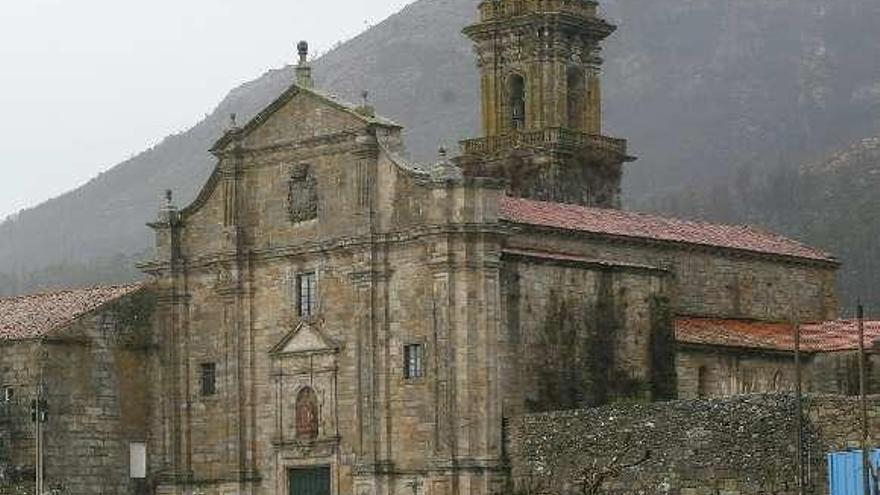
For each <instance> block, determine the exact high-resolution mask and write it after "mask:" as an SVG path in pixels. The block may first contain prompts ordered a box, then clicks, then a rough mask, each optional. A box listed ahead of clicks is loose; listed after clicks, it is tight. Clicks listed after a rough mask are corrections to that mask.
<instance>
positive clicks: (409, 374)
mask: <svg viewBox="0 0 880 495" xmlns="http://www.w3.org/2000/svg"><path fill="white" fill-rule="evenodd" d="M424 358H425V351H424V347H423V346H422V345H421V344H411V345H407V346H404V348H403V360H404V365H403V377H404V378H406V379H407V380H411V379H414V378H421V377H423V376H425V368H424Z"/></svg>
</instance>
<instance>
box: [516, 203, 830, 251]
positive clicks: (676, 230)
mask: <svg viewBox="0 0 880 495" xmlns="http://www.w3.org/2000/svg"><path fill="white" fill-rule="evenodd" d="M501 219H502V220H505V221H508V222H511V223H517V224H524V225H533V226H538V227H550V228H556V229H564V230H574V231H579V232H589V233H594V234H601V235H608V236H617V237H628V238H634V239H648V240H653V241H665V242H674V243H683V244H694V245H701V246H710V247H718V248H724V249H735V250H740V251H750V252H754V253H761V254H770V255H777V256H787V257H793V258H802V259H807V260H812V261H822V262H829V263H837V260H836V259H835V258H834V256H832V255H831V254H829V253H827V252H825V251H822V250H819V249H816V248H812V247H810V246H807V245H805V244H802V243H800V242H798V241H795V240H792V239H789V238H786V237H783V236H780V235H778V234H774V233H772V232H768V231H765V230H762V229H759V228H756V227H752V226H748V225H724V224H713V223H707V222H699V221H691V220H679V219H675V218H668V217H662V216H658V215H650V214H646V213H635V212H629V211H621V210H612V209H605V208H588V207H584V206H578V205H570V204H562V203H547V202H542V201H533V200H529V199H523V198H513V197H505V198H503V199H502V200H501Z"/></svg>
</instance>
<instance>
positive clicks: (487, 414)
mask: <svg viewBox="0 0 880 495" xmlns="http://www.w3.org/2000/svg"><path fill="white" fill-rule="evenodd" d="M613 31H614V27H613V26H612V25H610V24H609V23H607V22H606V21H605V20H603V19H602V18H600V17H599V16H598V15H597V4H596V3H595V2H593V1H590V0H540V1H539V0H497V1H487V2H484V3H482V4H481V5H480V12H479V21H477V22H476V23H475V24H474V25H472V26H470V27H468V28H467V29H466V30H465V34H466V35H467V36H468V37H470V38H471V39H472V40H473V42H474V44H475V46H476V53H477V63H478V66H479V70H480V75H481V77H480V84H481V89H482V100H481V113H482V121H483V134H484V136H483V137H481V138H478V139H473V140H468V141H464V142H463V143H462V144H461V152H460V156H458V157H457V158H447V157H446V156H445V153H441V157H440V159H439V161H438V162H437V163H436V164H434V165H431V166H417V165H413V164H410V163H408V162H407V161H406V160H405V159H404V158H403V156H404V148H403V143H402V140H401V127H400V126H398V125H397V124H395V123H393V122H391V121H389V120H387V119H383V118H381V117H379V116H377V115H376V114H375V112H374V110H373V109H372V108H369V107H366V106H360V107H355V106H350V105H347V104H345V103H342V102H340V101H338V100H336V99H335V98H333V97H330V96H327V95H325V94H323V93H321V92H320V91H318V90H316V89H315V88H313V87H312V79H311V74H310V68H309V66H308V63H307V61H306V59H307V47H306V46H305V45H304V44H301V45H300V47H299V52H300V65H299V68H298V69H297V80H296V81H295V82H292V83H293V84H291V86H290V88H289V89H287V90H286V91H285V92H284V93H283V94H281V95H280V96H279V97H278V98H277V99H276V100H275V101H274V102H273V103H272V104H271V105H269V106H268V107H267V108H265V109H264V110H263V111H262V112H260V113H259V114H258V115H257V116H256V117H255V118H253V119H252V120H251V121H250V122H248V123H246V124H245V125H244V126H242V127H237V126H233V127H232V128H231V129H229V130H228V132H226V133H225V135H224V136H222V137H221V138H220V139H219V141H217V143H216V144H215V145H214V147H213V149H212V150H211V151H212V153H213V154H214V155H215V156H216V157H217V160H218V161H217V166H216V169H215V170H214V173H213V175H212V176H211V178H210V179H209V180H208V182H207V183H206V184H205V186H204V188H203V189H202V191H201V193H200V194H199V196H198V198H197V199H196V200H195V202H194V203H192V204H191V205H189V206H187V207H185V208H183V209H181V210H178V209H176V208H175V207H174V206H173V204H172V201H171V198H170V195H169V198H168V201H167V203H166V204H165V205H164V206H163V207H162V209H161V211H160V214H159V216H158V218H157V220H156V221H155V222H154V223H152V224H151V227H152V229H153V230H154V231H155V233H156V249H155V258H154V259H153V260H151V261H149V262H147V263H145V264H144V265H143V269H144V271H145V272H146V273H147V274H148V275H149V279H148V281H147V282H145V283H143V284H141V285H133V286H123V287H108V288H95V289H81V290H71V291H63V292H57V293H51V294H37V295H30V296H22V297H18V298H10V299H3V300H0V339H2V340H0V386H3V387H4V393H5V394H8V395H4V397H3V398H4V401H5V402H4V403H3V404H2V407H0V464H3V463H4V462H5V467H4V468H3V469H2V476H3V477H4V479H5V480H6V482H12V481H14V479H19V480H21V479H27V477H28V476H30V475H32V474H33V459H34V454H35V453H34V450H33V433H32V432H33V425H32V423H31V422H30V417H29V414H28V407H29V403H30V400H31V399H32V398H33V396H34V390H35V389H36V384H37V382H38V381H40V380H42V383H43V384H44V387H43V388H44V390H45V394H46V397H47V402H48V403H49V407H50V414H49V418H48V422H47V423H46V424H45V431H46V438H47V440H46V448H45V458H46V460H45V470H46V477H47V485H49V486H51V485H52V483H57V484H62V485H63V486H64V487H65V488H66V489H67V490H68V492H69V493H77V494H79V493H82V494H85V493H108V494H111V493H113V494H116V493H119V494H122V493H158V494H163V495H164V494H168V495H171V494H175V495H183V494H187V495H189V494H191V493H204V494H217V495H228V494H281V493H291V494H294V495H330V494H333V495H337V494H338V495H392V494H414V495H422V494H424V495H459V494H461V495H464V494H474V495H478V494H487V495H488V494H494V493H500V492H501V491H502V489H503V487H504V484H505V482H506V479H507V470H506V462H505V455H506V438H505V425H506V424H507V421H508V419H510V418H513V417H515V416H518V415H521V414H523V413H528V412H536V411H550V410H557V409H571V408H578V407H588V406H593V405H599V404H605V403H608V402H613V401H617V400H621V399H630V400H631V399H642V400H663V399H670V398H676V397H680V398H696V397H703V396H723V395H731V394H740V393H749V392H768V391H783V390H789V389H791V388H792V387H793V381H794V371H793V354H792V348H793V345H792V341H791V335H792V329H791V325H789V324H787V323H785V322H787V321H800V322H805V324H804V326H803V332H804V346H803V347H804V353H805V355H804V361H805V366H806V371H805V376H804V388H805V389H806V390H808V391H824V392H833V393H850V392H852V390H853V389H852V380H851V377H852V370H853V369H854V368H853V366H854V359H853V355H854V354H853V351H854V349H855V348H856V347H857V343H856V340H855V333H854V328H855V327H854V324H853V323H852V322H846V321H834V320H835V319H836V318H837V317H838V302H837V299H836V294H835V274H836V271H837V269H838V267H839V265H838V262H837V261H836V260H835V259H834V258H833V257H832V256H830V255H829V254H827V253H824V252H822V251H820V250H817V249H813V248H811V247H808V246H805V245H803V244H801V243H798V242H796V241H793V240H790V239H786V238H783V237H780V236H778V235H775V234H772V233H769V232H765V231H762V230H759V229H756V228H752V227H745V226H728V225H714V224H708V223H700V222H691V221H681V220H674V219H670V218H663V217H658V216H653V215H645V214H639V213H631V212H626V211H622V210H620V209H619V207H620V182H621V174H622V169H623V166H624V164H626V163H628V162H631V161H633V160H634V158H633V157H631V156H630V155H629V154H628V153H627V146H626V142H625V141H623V140H620V139H615V138H611V137H607V136H604V135H603V134H602V127H601V115H602V114H601V110H600V101H601V97H600V82H599V72H600V66H601V64H602V59H601V57H600V45H601V42H602V41H603V40H604V39H605V38H606V37H608V36H609V35H611V34H612V32H613ZM807 322H808V323H807ZM868 334H869V335H870V336H871V337H872V338H877V337H880V325H878V324H874V323H870V324H869V327H868ZM873 360H874V358H872V362H873ZM872 369H873V370H880V367H878V366H874V367H873V368H872ZM878 386H880V381H878V380H872V387H878ZM4 441H6V442H7V443H8V444H11V448H7V449H6V452H4V451H3V450H2V449H3V447H2V445H3V442H4ZM4 456H5V457H4ZM141 471H142V472H141Z"/></svg>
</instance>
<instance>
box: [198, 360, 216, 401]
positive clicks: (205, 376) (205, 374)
mask: <svg viewBox="0 0 880 495" xmlns="http://www.w3.org/2000/svg"><path fill="white" fill-rule="evenodd" d="M201 382H202V383H201V385H202V396H205V397H207V396H209V395H214V394H216V393H217V365H216V364H214V363H202V377H201Z"/></svg>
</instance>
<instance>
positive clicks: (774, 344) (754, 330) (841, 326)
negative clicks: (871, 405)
mask: <svg viewBox="0 0 880 495" xmlns="http://www.w3.org/2000/svg"><path fill="white" fill-rule="evenodd" d="M675 339H676V341H678V342H679V343H682V344H696V345H708V346H720V347H738V348H746V349H757V350H770V351H794V327H793V326H792V324H790V323H767V322H760V321H753V320H733V319H719V318H677V319H676V320H675ZM875 343H880V321H867V322H865V347H866V348H871V347H873V346H874V345H875ZM858 348H859V332H858V323H857V322H856V321H854V320H837V321H826V322H821V323H808V324H803V325H801V349H802V350H803V351H804V352H836V351H852V350H856V349H858Z"/></svg>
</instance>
